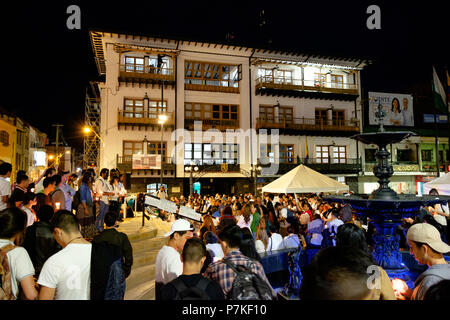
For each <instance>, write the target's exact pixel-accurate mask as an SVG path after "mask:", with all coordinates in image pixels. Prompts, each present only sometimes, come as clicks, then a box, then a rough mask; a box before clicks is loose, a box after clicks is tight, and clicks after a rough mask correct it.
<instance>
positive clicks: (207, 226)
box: [200, 214, 217, 239]
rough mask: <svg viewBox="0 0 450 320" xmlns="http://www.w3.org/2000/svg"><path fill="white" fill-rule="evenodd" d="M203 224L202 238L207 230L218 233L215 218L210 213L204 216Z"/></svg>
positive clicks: (201, 228)
mask: <svg viewBox="0 0 450 320" xmlns="http://www.w3.org/2000/svg"><path fill="white" fill-rule="evenodd" d="M202 220H203V224H202V225H201V226H200V239H203V236H204V235H205V233H206V232H208V231H211V232H212V233H214V234H216V233H217V231H216V227H215V226H214V220H213V217H212V216H211V215H209V214H205V215H204V216H203V217H202Z"/></svg>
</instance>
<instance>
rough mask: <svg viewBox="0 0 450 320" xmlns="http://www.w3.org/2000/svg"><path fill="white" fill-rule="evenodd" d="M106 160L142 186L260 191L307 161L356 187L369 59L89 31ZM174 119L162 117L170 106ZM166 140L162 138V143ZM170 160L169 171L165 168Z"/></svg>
mask: <svg viewBox="0 0 450 320" xmlns="http://www.w3.org/2000/svg"><path fill="white" fill-rule="evenodd" d="M90 36H91V41H92V45H93V49H94V54H95V58H96V61H97V68H98V71H99V73H100V75H104V76H105V81H104V82H103V83H99V89H100V92H101V125H100V130H99V131H100V132H98V134H99V136H100V137H101V140H102V141H101V147H100V167H107V168H115V167H117V168H119V169H121V171H123V172H125V173H126V183H127V184H128V188H129V189H131V191H136V192H144V191H152V190H156V189H157V188H158V184H159V183H160V181H161V174H162V181H163V184H164V185H166V186H167V187H168V191H169V194H171V195H179V194H185V195H186V194H189V192H190V190H191V189H192V188H193V189H196V190H198V191H200V193H202V194H212V193H216V192H225V193H241V192H253V191H254V187H255V182H257V185H258V186H260V185H261V184H263V183H266V182H268V181H271V180H273V179H275V178H276V177H278V176H280V175H281V174H284V173H286V172H287V171H288V170H290V169H293V168H294V167H295V166H296V165H297V164H298V163H307V164H308V165H309V166H310V167H312V168H313V169H315V170H318V171H320V172H322V173H325V174H327V175H329V176H332V177H335V178H336V179H338V180H339V181H342V182H345V183H347V184H349V185H350V186H351V189H354V190H355V191H357V186H356V182H357V177H358V174H359V173H360V172H361V171H362V162H361V161H360V157H359V154H360V153H361V151H362V150H363V149H361V145H359V144H358V143H357V142H356V141H354V140H352V139H350V138H349V137H350V136H351V135H354V134H356V133H359V132H361V125H360V123H361V121H360V119H361V114H360V112H361V111H360V109H361V108H360V96H361V85H360V70H362V68H364V66H365V65H366V62H365V61H362V60H358V59H342V58H333V57H323V56H321V57H319V56H311V55H304V54H301V53H298V52H284V51H274V50H266V49H258V48H249V47H242V46H234V45H230V44H218V43H206V42H192V41H191V42H190V41H179V40H170V39H160V38H150V37H146V36H140V35H125V34H117V33H106V32H97V31H91V32H90ZM162 114H163V115H166V116H167V119H166V120H165V121H164V122H163V123H161V122H159V121H158V120H159V116H160V115H162ZM161 142H162V143H161ZM161 166H162V172H161Z"/></svg>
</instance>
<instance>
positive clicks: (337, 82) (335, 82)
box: [331, 74, 344, 88]
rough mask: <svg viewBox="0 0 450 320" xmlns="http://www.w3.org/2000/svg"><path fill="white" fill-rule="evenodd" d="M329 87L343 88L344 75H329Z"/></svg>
mask: <svg viewBox="0 0 450 320" xmlns="http://www.w3.org/2000/svg"><path fill="white" fill-rule="evenodd" d="M331 87H332V88H343V87H344V77H343V76H341V75H337V74H332V75H331Z"/></svg>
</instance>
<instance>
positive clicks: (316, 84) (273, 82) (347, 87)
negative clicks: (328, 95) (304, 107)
mask: <svg viewBox="0 0 450 320" xmlns="http://www.w3.org/2000/svg"><path fill="white" fill-rule="evenodd" d="M256 83H257V87H268V88H275V89H288V90H289V89H291V90H314V91H324V92H337V93H355V92H356V93H357V92H358V85H357V84H354V83H344V82H326V81H320V80H305V79H289V78H285V77H272V76H261V77H258V78H257V79H256Z"/></svg>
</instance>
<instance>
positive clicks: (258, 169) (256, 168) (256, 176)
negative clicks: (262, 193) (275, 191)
mask: <svg viewBox="0 0 450 320" xmlns="http://www.w3.org/2000/svg"><path fill="white" fill-rule="evenodd" d="M261 170H262V168H261V166H256V164H255V165H253V166H252V171H253V173H254V174H255V177H254V179H255V183H254V187H255V191H254V192H255V197H256V196H257V192H258V188H257V187H256V185H257V180H258V172H261Z"/></svg>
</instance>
